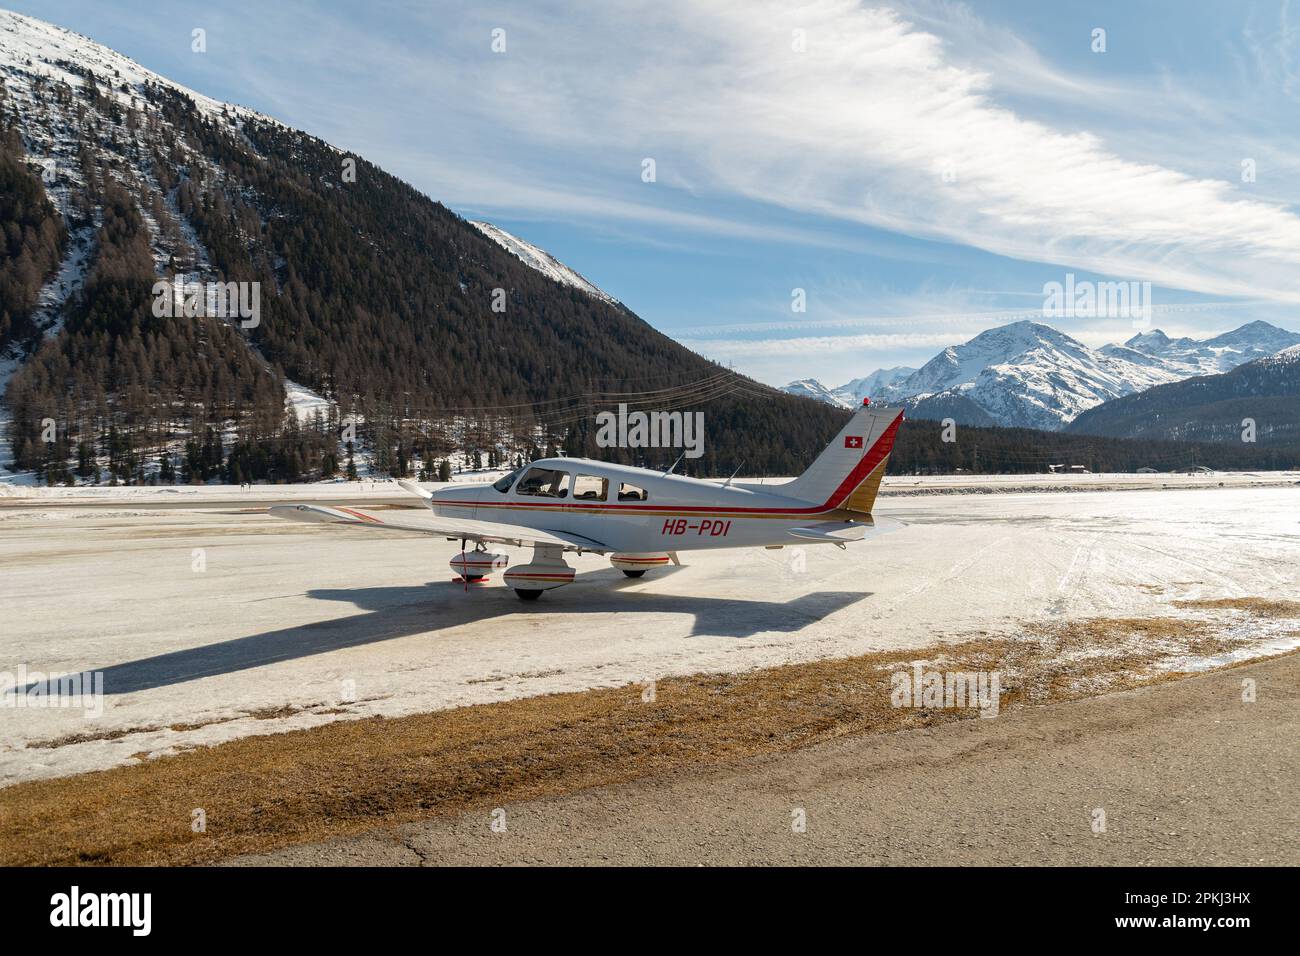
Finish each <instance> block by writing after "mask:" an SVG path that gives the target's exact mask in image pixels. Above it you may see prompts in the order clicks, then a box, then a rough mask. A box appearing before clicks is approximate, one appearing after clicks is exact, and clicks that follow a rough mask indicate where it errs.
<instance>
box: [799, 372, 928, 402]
mask: <svg viewBox="0 0 1300 956" xmlns="http://www.w3.org/2000/svg"><path fill="white" fill-rule="evenodd" d="M915 371H916V369H914V368H908V367H907V366H905V365H898V366H895V367H894V368H878V369H876V370H875V371H874V372H872V373H871V374H870V375H864V376H863V377H862V378H855V379H853V381H851V382H846V383H845V384H844V385H841V386H840V387H839V388H827V387H826V386H825V385H823V384H822V383H821V382H819V381H817V379H815V378H801V379H798V380H797V381H794V382H791V383H790V384H789V385H786V386H785V387H784V388H783V389H782V391H785V392H789V393H790V394H791V395H802V396H804V397H805V398H815V399H818V400H819V401H823V402H826V403H827V404H828V405H837V406H842V407H844V408H857V407H858V405H860V404H861V403H862V400H863V399H864V398H875V397H876V396H878V395H880V394H881V392H883V391H884V390H885V389H886V388H888V387H890V386H892V385H896V384H897V383H899V382H901V381H902V380H903V379H905V378H907V376H909V375H911V374H912V373H913V372H915Z"/></svg>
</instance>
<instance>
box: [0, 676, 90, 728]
mask: <svg viewBox="0 0 1300 956" xmlns="http://www.w3.org/2000/svg"><path fill="white" fill-rule="evenodd" d="M0 707H13V708H17V709H21V708H34V709H35V708H57V707H67V708H70V709H75V710H84V711H85V716H86V717H88V718H92V719H93V718H95V717H100V716H102V715H103V713H104V672H103V671H91V672H86V671H82V672H80V673H76V674H44V673H41V672H40V671H28V670H27V667H26V665H24V664H19V665H18V670H17V671H0Z"/></svg>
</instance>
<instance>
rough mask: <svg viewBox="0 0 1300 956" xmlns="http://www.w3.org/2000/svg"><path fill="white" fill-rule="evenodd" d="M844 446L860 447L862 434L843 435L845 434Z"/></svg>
mask: <svg viewBox="0 0 1300 956" xmlns="http://www.w3.org/2000/svg"><path fill="white" fill-rule="evenodd" d="M844 447H845V448H861V447H862V436H861V435H845V436H844Z"/></svg>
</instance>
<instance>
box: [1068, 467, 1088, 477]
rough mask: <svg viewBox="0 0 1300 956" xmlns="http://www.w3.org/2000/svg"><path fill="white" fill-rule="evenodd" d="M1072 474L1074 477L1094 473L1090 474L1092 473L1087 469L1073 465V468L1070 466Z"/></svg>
mask: <svg viewBox="0 0 1300 956" xmlns="http://www.w3.org/2000/svg"><path fill="white" fill-rule="evenodd" d="M1070 474H1072V475H1091V474H1092V472H1090V471H1089V470H1088V469H1087V468H1085V467H1084V466H1083V465H1071V466H1070Z"/></svg>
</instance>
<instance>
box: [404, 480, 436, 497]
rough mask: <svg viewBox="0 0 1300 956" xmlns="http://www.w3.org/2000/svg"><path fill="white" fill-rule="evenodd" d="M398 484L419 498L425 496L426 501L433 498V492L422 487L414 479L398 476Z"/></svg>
mask: <svg viewBox="0 0 1300 956" xmlns="http://www.w3.org/2000/svg"><path fill="white" fill-rule="evenodd" d="M397 484H398V485H400V486H401V488H402V490H403V491H409V492H410V493H411V494H413V495H415V497H417V498H423V499H424V500H425V501H429V500H430V499H432V498H433V493H432V492H429V491H425V490H424V489H423V488H421V487H420V486H419V485H417V484H416V483H415V482H413V481H408V480H407V479H405V478H398V479H397Z"/></svg>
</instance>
